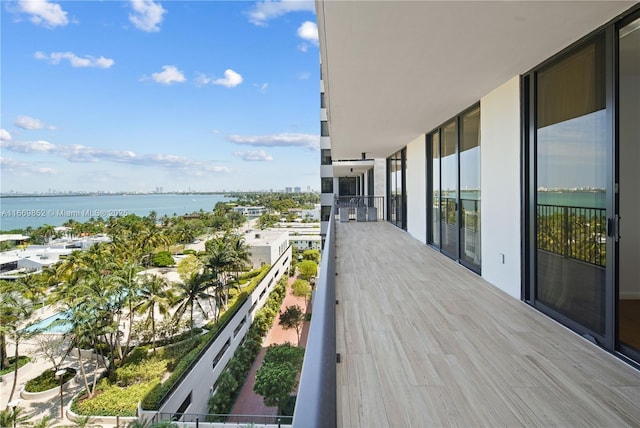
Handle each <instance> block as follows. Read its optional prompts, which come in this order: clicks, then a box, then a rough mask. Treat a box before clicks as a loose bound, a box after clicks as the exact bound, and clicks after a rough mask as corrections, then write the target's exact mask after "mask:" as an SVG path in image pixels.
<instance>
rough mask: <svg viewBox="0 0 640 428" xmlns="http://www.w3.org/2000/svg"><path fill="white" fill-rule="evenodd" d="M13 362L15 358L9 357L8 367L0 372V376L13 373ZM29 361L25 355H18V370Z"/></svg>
mask: <svg viewBox="0 0 640 428" xmlns="http://www.w3.org/2000/svg"><path fill="white" fill-rule="evenodd" d="M15 361H16V359H15V357H9V365H8V366H7V367H5V368H4V369H2V370H0V376H2V375H5V374H7V373H11V372H13V371H14V370H15V366H14V365H13V364H14V363H15ZM29 361H31V358H29V357H27V356H26V355H20V356H19V357H18V368H20V367H22V366H24V365H25V364H27V363H28V362H29Z"/></svg>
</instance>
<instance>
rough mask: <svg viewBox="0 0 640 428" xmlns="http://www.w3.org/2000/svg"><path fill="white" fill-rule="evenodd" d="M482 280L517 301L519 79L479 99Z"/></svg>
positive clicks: (519, 269)
mask: <svg viewBox="0 0 640 428" xmlns="http://www.w3.org/2000/svg"><path fill="white" fill-rule="evenodd" d="M480 123H481V125H480V129H481V131H480V133H481V146H480V153H481V154H480V157H481V190H482V194H481V198H482V201H481V209H482V214H481V236H482V277H483V278H484V279H485V280H487V281H488V282H490V283H491V284H493V285H495V286H496V287H498V288H500V289H501V290H503V291H505V292H507V293H508V294H510V295H511V296H513V297H516V298H518V299H519V298H520V296H521V294H522V293H521V287H520V283H521V276H520V272H521V254H520V235H521V229H520V194H521V189H520V170H521V168H520V79H519V77H514V78H513V79H511V80H509V81H508V82H506V83H504V84H503V85H501V86H500V87H498V88H497V89H495V90H494V91H492V92H491V93H489V94H488V95H486V96H485V97H483V98H482V99H481V100H480Z"/></svg>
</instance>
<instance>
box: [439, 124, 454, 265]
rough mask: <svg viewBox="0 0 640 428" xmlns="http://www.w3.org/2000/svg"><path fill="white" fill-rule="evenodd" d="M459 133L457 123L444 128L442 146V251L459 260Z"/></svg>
mask: <svg viewBox="0 0 640 428" xmlns="http://www.w3.org/2000/svg"><path fill="white" fill-rule="evenodd" d="M457 145H458V132H457V127H456V121H455V120H454V121H451V122H449V123H447V124H446V125H444V126H443V127H442V142H441V145H440V149H441V157H440V180H441V181H440V183H441V188H440V192H441V193H440V195H441V199H440V200H441V203H440V233H441V238H440V239H441V243H442V251H443V252H444V253H446V254H447V255H449V256H450V257H453V258H455V259H457V258H458V153H457Z"/></svg>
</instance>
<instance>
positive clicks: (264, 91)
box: [253, 83, 269, 94]
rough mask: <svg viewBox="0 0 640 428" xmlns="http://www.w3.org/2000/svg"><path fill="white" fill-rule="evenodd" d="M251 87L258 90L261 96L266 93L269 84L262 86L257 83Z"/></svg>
mask: <svg viewBox="0 0 640 428" xmlns="http://www.w3.org/2000/svg"><path fill="white" fill-rule="evenodd" d="M253 86H254V87H255V88H258V91H260V93H261V94H264V93H266V92H267V89H268V88H269V84H268V83H263V84H262V85H258V84H257V83H254V84H253Z"/></svg>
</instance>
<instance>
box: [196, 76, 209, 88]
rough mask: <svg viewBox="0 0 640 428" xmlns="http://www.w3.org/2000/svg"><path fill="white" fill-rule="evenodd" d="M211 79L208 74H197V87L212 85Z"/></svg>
mask: <svg viewBox="0 0 640 428" xmlns="http://www.w3.org/2000/svg"><path fill="white" fill-rule="evenodd" d="M211 80H212V79H211V78H210V77H208V76H207V75H206V74H203V73H197V74H196V85H197V86H204V85H208V84H209V83H211Z"/></svg>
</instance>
